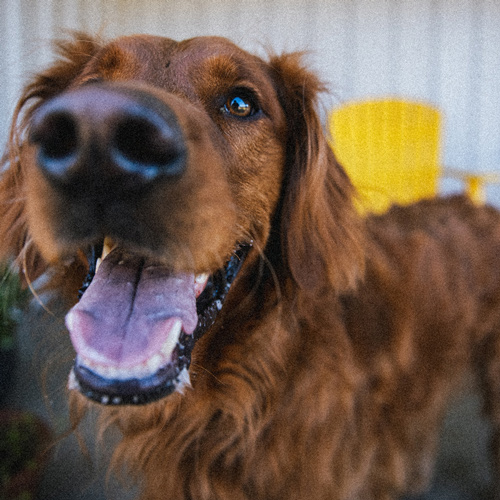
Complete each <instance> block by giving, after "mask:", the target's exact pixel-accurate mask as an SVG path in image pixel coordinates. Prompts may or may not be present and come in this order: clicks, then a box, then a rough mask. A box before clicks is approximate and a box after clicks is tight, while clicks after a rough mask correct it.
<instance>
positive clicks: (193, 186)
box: [0, 34, 500, 500]
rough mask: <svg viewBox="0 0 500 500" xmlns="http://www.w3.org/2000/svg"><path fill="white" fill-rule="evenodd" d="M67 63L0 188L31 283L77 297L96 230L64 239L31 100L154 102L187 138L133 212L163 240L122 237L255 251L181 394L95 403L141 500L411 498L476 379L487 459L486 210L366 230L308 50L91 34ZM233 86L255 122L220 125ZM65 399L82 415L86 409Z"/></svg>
mask: <svg viewBox="0 0 500 500" xmlns="http://www.w3.org/2000/svg"><path fill="white" fill-rule="evenodd" d="M60 52H61V54H60V55H61V57H60V58H59V59H58V61H57V62H56V63H55V64H53V65H52V66H51V67H50V68H48V69H47V70H46V71H45V72H42V73H40V74H38V75H36V76H35V77H34V78H33V80H32V82H31V83H30V84H29V85H28V86H27V87H26V89H25V92H24V94H23V96H22V98H21V100H20V102H19V104H18V107H17V110H16V115H15V119H14V124H13V128H12V132H11V136H10V141H9V148H8V152H7V156H6V163H8V164H9V168H8V170H5V171H4V173H3V176H2V179H1V184H0V202H1V206H2V217H1V219H0V248H1V253H2V255H3V256H8V255H11V256H12V255H13V256H15V257H16V258H17V260H18V262H19V263H20V265H21V267H22V268H23V270H24V273H25V276H26V279H27V280H28V281H32V280H33V279H35V278H36V277H37V276H39V275H40V274H41V273H43V272H44V271H46V270H50V276H52V278H53V281H52V284H53V286H61V289H62V288H64V289H65V293H70V294H71V296H72V297H73V301H76V293H77V289H78V287H79V286H80V284H81V281H82V280H83V278H84V276H85V273H86V266H87V263H86V259H84V257H83V250H84V249H85V247H86V245H87V244H88V243H89V242H91V241H90V240H91V239H92V236H89V237H86V238H81V239H79V237H77V236H75V234H73V229H72V226H71V224H70V223H69V222H68V221H67V220H66V219H67V217H68V215H67V214H68V213H70V212H71V206H68V204H67V200H66V199H63V198H62V197H61V196H60V194H59V192H58V191H57V190H56V189H54V188H53V187H52V186H51V185H50V183H49V182H48V181H47V179H46V178H45V177H44V176H43V175H42V174H41V173H40V171H39V169H38V168H37V165H36V160H35V155H34V153H33V146H32V145H30V144H27V143H28V142H29V141H27V135H28V132H29V128H30V123H31V120H32V117H33V115H34V113H35V111H36V109H37V108H39V106H40V105H41V104H42V103H44V102H46V101H47V100H48V99H50V98H52V97H54V96H58V95H60V94H62V93H64V92H65V91H67V90H68V89H75V88H78V87H79V86H81V85H82V84H84V82H87V81H89V80H94V79H99V80H101V81H112V82H125V84H126V85H129V86H130V87H134V86H138V87H140V88H141V89H143V90H144V89H146V91H147V92H151V93H152V94H154V95H155V96H157V97H158V98H159V99H160V100H163V101H164V102H165V103H166V104H168V106H169V107H170V108H171V109H173V111H174V113H175V115H176V117H177V119H178V121H179V123H180V126H181V128H182V130H183V132H184V133H185V135H186V136H187V137H189V138H192V139H189V140H188V154H189V160H188V164H187V169H186V172H185V173H184V174H183V175H182V178H181V179H180V180H178V181H176V183H172V184H168V185H162V186H161V187H158V188H154V189H156V190H158V193H156V195H155V196H153V200H152V201H151V200H149V201H148V203H147V204H146V203H144V205H145V207H146V208H144V209H143V208H141V207H142V205H141V203H142V201H141V203H138V204H137V205H136V206H134V207H132V208H130V207H129V208H130V209H129V210H128V212H127V214H123V217H124V218H125V219H126V224H128V225H130V226H133V227H135V226H137V227H141V226H147V227H148V230H151V231H153V232H154V233H155V236H153V237H152V240H151V241H150V240H148V238H147V237H146V236H145V235H147V234H149V233H148V232H147V231H146V232H144V234H141V233H140V231H139V233H138V235H136V233H134V232H131V236H130V239H129V240H128V241H127V238H122V241H121V244H123V245H124V246H129V247H131V248H133V250H134V251H136V252H142V253H144V254H147V255H154V256H155V258H158V259H162V260H163V261H165V262H166V263H167V264H168V265H169V266H171V267H172V268H174V269H176V270H181V271H184V270H186V271H193V272H201V271H207V270H209V271H215V270H216V269H218V268H220V267H221V266H222V265H223V264H224V262H225V261H226V260H227V259H228V257H229V256H230V255H231V253H232V251H233V249H234V247H235V245H236V244H237V243H238V242H240V241H250V240H252V241H253V247H252V249H251V251H250V254H249V255H248V257H247V259H246V261H245V262H244V264H243V268H242V270H241V272H240V274H239V276H238V278H237V280H236V282H235V285H234V287H233V288H232V289H231V291H230V293H229V295H228V298H227V300H226V302H225V304H224V306H223V308H222V311H221V313H220V314H219V316H218V317H217V319H216V321H215V324H214V325H213V326H212V327H211V328H210V329H209V331H208V332H207V333H206V334H205V335H204V336H203V337H202V338H201V340H199V341H198V343H197V344H196V346H195V348H194V351H193V360H192V364H191V368H190V377H191V383H192V387H190V388H186V389H185V390H184V393H183V394H181V393H180V392H175V393H173V394H171V395H170V396H168V397H166V398H164V399H161V400H160V401H158V402H155V403H151V404H149V405H146V406H123V407H113V408H106V407H103V410H102V411H103V412H104V413H105V414H106V415H107V417H108V420H112V421H113V422H114V423H116V425H117V426H118V427H119V428H120V429H121V431H122V433H123V439H122V440H121V442H120V444H119V446H118V448H117V449H116V451H115V454H114V463H115V465H120V464H125V465H126V466H127V468H128V469H127V470H128V471H130V473H131V474H132V475H133V476H134V477H136V478H137V480H138V482H139V484H140V485H141V487H142V497H141V498H143V499H148V500H154V499H158V500H159V499H162V500H163V499H166V498H171V499H176V500H180V499H192V500H195V499H196V500H201V499H204V500H214V499H218V500H226V499H227V500H243V499H247V500H248V499H251V500H257V499H261V500H273V499H274V500H277V499H280V500H284V499H286V500H296V499H301V500H305V499H307V500H320V499H321V500H326V499H328V500H335V499H338V500H341V499H342V500H353V499H363V500H369V499H376V500H383V499H390V498H396V497H397V496H398V495H400V494H402V493H403V492H412V491H418V490H420V489H421V488H424V487H425V486H426V485H428V482H429V479H430V477H431V472H432V464H433V460H434V455H435V451H436V445H437V436H438V431H439V428H440V423H441V420H442V417H443V413H444V411H445V407H446V403H447V401H448V400H449V398H450V396H451V395H452V393H453V391H454V390H455V389H456V388H457V387H459V385H460V381H461V378H462V376H463V375H464V373H466V372H467V371H468V370H472V371H473V372H474V373H475V374H476V375H477V377H478V380H479V382H480V384H481V387H482V389H483V394H484V396H485V408H486V412H487V414H488V415H489V416H490V417H491V419H492V422H493V426H494V429H495V434H494V435H495V439H494V443H493V444H494V447H493V451H494V453H493V454H494V458H495V459H497V458H498V443H497V438H498V425H499V424H500V407H499V404H500V216H499V215H498V213H497V212H496V210H494V209H493V208H490V207H487V206H482V207H477V206H474V205H473V204H471V203H469V202H468V201H467V200H466V199H465V198H461V197H455V198H452V199H444V200H443V199H442V200H427V201H421V202H419V203H417V204H415V205H413V206H409V207H395V208H393V209H392V210H390V211H389V213H388V214H386V215H383V216H377V217H369V218H367V219H362V218H360V217H359V216H358V215H357V213H356V211H355V210H354V209H353V205H352V199H353V196H354V191H353V188H352V186H351V184H350V182H349V180H348V178H347V176H346V175H345V173H344V171H343V169H342V168H341V167H340V166H339V165H338V164H337V162H336V161H335V158H334V155H333V153H332V151H331V149H330V148H329V145H328V143H327V140H326V138H325V136H324V133H323V130H322V127H321V124H320V120H319V118H318V115H317V111H316V106H317V98H318V94H319V93H320V92H321V91H323V90H324V89H323V86H322V84H321V82H320V81H319V80H318V78H317V77H316V76H315V75H314V74H313V73H311V72H310V71H309V70H308V69H307V68H306V67H305V66H304V65H303V63H302V62H301V57H300V55H298V54H288V55H282V56H271V57H270V58H269V61H267V62H266V61H264V60H261V59H260V58H257V57H255V56H253V55H250V54H248V53H246V52H244V51H242V50H241V49H239V48H238V47H236V46H235V45H233V44H231V43H230V42H228V41H227V40H224V39H220V38H198V39H193V40H189V41H185V42H181V43H179V44H177V43H175V42H173V41H170V40H167V39H162V38H158V37H150V36H133V37H125V38H119V39H117V40H115V41H113V42H111V43H109V44H104V43H100V42H98V41H96V40H94V39H92V38H91V37H88V36H85V35H82V34H79V35H76V36H75V37H74V38H73V39H72V40H70V41H65V42H64V43H61V44H60ZM167 63H168V64H167ZM242 87H245V88H246V87H250V88H251V89H252V92H254V93H255V94H256V95H257V99H258V101H259V106H260V108H261V112H260V113H259V114H258V115H256V116H253V117H251V118H249V119H242V118H240V117H234V116H232V115H230V114H228V113H227V112H226V113H222V112H221V103H222V104H223V103H224V102H225V99H226V98H227V96H228V95H229V94H231V92H233V89H235V88H237V89H240V88H242ZM82 189H87V191H89V189H88V187H87V186H82ZM87 191H85V193H87ZM83 196H87V195H86V194H85V195H83ZM88 196H89V197H90V196H92V195H91V193H90V191H89V194H88ZM104 210H106V207H104ZM144 211H146V212H148V213H144ZM89 213H90V212H89ZM116 215H117V216H120V214H119V213H118V214H116ZM81 217H82V220H83V222H82V224H84V223H87V224H91V223H92V220H89V218H90V215H88V214H83V215H82V216H81ZM99 236H102V235H99ZM95 237H96V238H97V235H96V236H95ZM71 397H72V399H73V405H74V408H75V411H76V412H78V411H79V409H80V408H81V407H85V406H87V405H89V404H93V403H90V402H88V401H87V400H86V399H85V398H84V397H83V396H81V395H80V394H78V393H77V391H72V394H71Z"/></svg>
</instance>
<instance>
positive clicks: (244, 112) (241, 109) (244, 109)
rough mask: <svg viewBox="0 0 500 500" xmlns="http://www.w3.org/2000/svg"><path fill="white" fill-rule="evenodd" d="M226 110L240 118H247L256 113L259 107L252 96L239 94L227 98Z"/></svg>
mask: <svg viewBox="0 0 500 500" xmlns="http://www.w3.org/2000/svg"><path fill="white" fill-rule="evenodd" d="M224 111H225V112H226V113H230V114H232V115H233V116H237V117H239V118H246V117H247V116H252V115H254V114H255V113H256V111H257V108H256V106H255V105H254V103H253V101H252V100H251V99H250V98H248V97H244V96H241V95H237V96H231V97H229V98H228V99H227V101H226V104H224Z"/></svg>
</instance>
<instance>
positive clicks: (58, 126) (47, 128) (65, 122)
mask: <svg viewBox="0 0 500 500" xmlns="http://www.w3.org/2000/svg"><path fill="white" fill-rule="evenodd" d="M30 140H31V142H33V143H34V144H37V145H38V147H39V149H38V157H37V160H38V163H39V165H40V167H41V168H43V169H44V170H46V171H47V172H48V173H51V174H53V175H58V176H60V175H63V174H65V173H66V172H67V170H68V169H69V168H71V166H72V165H73V164H74V163H75V161H76V159H77V153H78V127H77V124H76V121H75V119H74V118H73V116H72V115H71V114H70V113H68V112H66V111H53V112H50V113H48V114H46V115H45V116H43V117H42V118H41V119H40V120H39V121H38V123H36V124H35V126H34V127H33V129H32V130H31V133H30Z"/></svg>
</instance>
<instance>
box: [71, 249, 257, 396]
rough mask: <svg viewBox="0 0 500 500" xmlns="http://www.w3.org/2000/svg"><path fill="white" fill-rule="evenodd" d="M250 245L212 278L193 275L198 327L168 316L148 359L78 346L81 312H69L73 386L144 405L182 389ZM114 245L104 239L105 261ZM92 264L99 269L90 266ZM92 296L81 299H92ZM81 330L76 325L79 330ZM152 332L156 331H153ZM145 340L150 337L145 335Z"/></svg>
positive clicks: (204, 274)
mask: <svg viewBox="0 0 500 500" xmlns="http://www.w3.org/2000/svg"><path fill="white" fill-rule="evenodd" d="M251 245H252V244H251V243H249V244H245V245H238V246H237V248H236V250H235V252H234V255H233V256H232V257H231V259H230V260H229V261H228V263H227V265H226V266H225V267H224V268H223V269H222V270H219V271H217V272H216V273H214V274H212V275H211V276H210V277H209V275H208V273H201V274H198V275H197V276H194V275H192V277H191V278H190V279H192V280H193V290H192V291H193V293H194V295H195V298H194V300H195V302H196V305H195V306H194V307H195V308H196V314H197V324H196V327H193V326H192V324H191V325H189V321H188V327H187V328H186V327H185V322H183V320H182V319H181V318H178V317H175V315H170V316H168V315H167V317H166V321H167V324H168V325H167V326H165V327H163V326H162V327H161V328H163V334H164V337H165V338H162V334H160V339H161V340H158V339H156V340H155V339H154V338H153V340H152V341H151V342H153V345H154V347H155V349H153V350H152V351H151V352H150V353H149V354H148V355H147V356H145V357H141V358H134V356H135V354H134V355H133V356H132V359H131V360H128V361H127V360H125V362H123V360H121V359H120V360H118V358H114V357H113V356H111V357H112V361H111V363H110V362H109V359H108V360H106V359H104V360H102V359H100V354H101V353H99V352H94V351H92V349H89V348H88V346H87V347H84V348H82V346H81V345H79V342H81V338H79V335H81V334H78V333H77V334H76V335H75V325H76V323H77V321H78V320H79V318H78V316H79V315H80V314H81V311H80V310H79V308H77V309H76V312H73V313H71V312H70V314H69V317H68V318H67V324H68V327H69V329H70V333H71V332H72V331H73V333H72V338H73V337H74V345H75V348H76V350H77V353H78V355H77V358H76V361H75V366H74V369H73V372H72V376H71V377H70V384H69V385H70V388H72V389H79V390H80V391H81V392H83V393H84V394H85V395H87V396H88V397H89V398H90V399H93V400H95V401H98V402H100V403H105V404H142V403H147V402H150V401H153V400H156V399H159V398H161V397H163V396H165V395H168V394H169V393H171V392H172V391H173V390H176V389H177V390H181V391H182V390H183V388H184V387H185V386H186V385H187V384H188V383H189V375H188V368H189V364H190V356H191V351H192V349H193V347H194V344H195V343H196V340H197V339H198V338H199V337H201V336H202V335H203V333H204V332H205V331H206V330H207V329H208V328H209V327H210V326H211V325H212V323H213V322H214V321H215V316H216V315H217V313H218V312H219V310H220V309H221V308H222V304H223V301H224V298H225V296H226V294H227V292H228V291H229V288H230V286H231V284H232V282H233V280H234V278H235V277H236V274H237V272H238V271H239V269H240V267H241V265H242V262H243V260H244V257H245V256H246V254H247V252H248V250H249V248H250V247H251ZM115 249H116V245H114V244H113V243H112V242H110V241H109V240H107V241H105V242H104V245H103V249H102V255H101V258H102V261H105V259H106V258H107V257H108V255H110V254H111V253H112V252H113V251H114V250H115ZM99 253H101V251H100V250H98V253H96V251H94V252H93V254H94V257H93V259H94V262H93V261H92V260H91V261H90V262H89V267H90V268H91V269H90V270H91V275H90V277H88V279H87V280H86V281H87V285H86V288H88V287H89V283H92V282H93V276H92V274H93V272H94V271H97V273H98V275H99V274H100V273H99V268H100V265H102V263H101V264H100V265H98V263H97V258H96V255H98V254H99ZM92 267H94V268H95V269H94V270H92ZM104 271H106V269H105V268H104ZM104 271H103V272H104ZM98 279H101V278H98ZM84 291H85V290H84ZM82 293H83V292H82ZM91 294H92V292H91ZM88 297H89V296H87V299H85V300H84V301H83V302H85V301H88ZM84 314H85V313H84ZM75 318H76V319H75ZM80 319H81V318H80ZM84 321H86V320H85V318H84ZM78 328H79V327H78V326H76V329H77V330H78ZM151 334H152V335H156V333H155V331H153V330H152V333H151ZM108 336H109V334H108ZM111 337H113V336H112V335H111ZM147 342H150V340H149V339H147ZM162 342H163V344H162ZM97 345H98V342H97ZM159 346H161V347H159ZM105 350H107V351H108V354H110V353H111V354H112V351H110V348H109V347H106V348H105ZM155 350H156V351H157V352H155ZM97 351H98V350H97ZM89 354H90V355H89ZM117 360H118V361H117Z"/></svg>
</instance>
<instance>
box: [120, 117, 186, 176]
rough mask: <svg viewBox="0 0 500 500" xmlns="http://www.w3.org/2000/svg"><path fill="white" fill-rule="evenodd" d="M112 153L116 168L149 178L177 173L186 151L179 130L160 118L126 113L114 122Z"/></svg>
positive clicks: (180, 168) (181, 168)
mask: <svg viewBox="0 0 500 500" xmlns="http://www.w3.org/2000/svg"><path fill="white" fill-rule="evenodd" d="M111 155H112V159H113V161H114V162H115V164H116V165H117V166H118V167H119V168H121V169H123V170H126V171H127V172H130V173H134V174H137V175H139V176H140V177H142V178H143V179H144V180H146V181H148V180H153V179H155V178H156V177H158V176H160V175H168V176H173V175H177V174H180V173H181V172H182V170H183V160H184V156H185V151H184V147H183V141H182V137H180V134H179V132H178V131H177V130H176V129H175V128H172V127H170V125H169V124H168V123H167V122H165V121H163V120H162V119H161V118H159V117H155V116H147V115H146V116H143V115H141V114H139V115H134V114H129V115H126V116H124V117H122V118H121V119H120V120H119V121H118V122H117V124H116V128H115V133H114V138H113V142H112V148H111Z"/></svg>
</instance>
